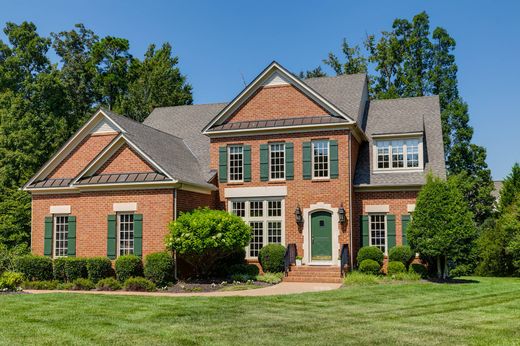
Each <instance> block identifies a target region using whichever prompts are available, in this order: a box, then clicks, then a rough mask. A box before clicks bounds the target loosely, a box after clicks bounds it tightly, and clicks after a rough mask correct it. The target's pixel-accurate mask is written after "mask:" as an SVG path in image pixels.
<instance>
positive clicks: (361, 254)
mask: <svg viewBox="0 0 520 346" xmlns="http://www.w3.org/2000/svg"><path fill="white" fill-rule="evenodd" d="M367 259H371V260H373V261H376V262H377V263H379V265H380V266H381V265H382V264H383V260H384V259H385V254H384V253H383V251H381V250H380V249H379V248H378V247H376V246H363V247H362V248H361V249H359V251H358V254H357V262H358V265H361V262H363V261H364V260H367Z"/></svg>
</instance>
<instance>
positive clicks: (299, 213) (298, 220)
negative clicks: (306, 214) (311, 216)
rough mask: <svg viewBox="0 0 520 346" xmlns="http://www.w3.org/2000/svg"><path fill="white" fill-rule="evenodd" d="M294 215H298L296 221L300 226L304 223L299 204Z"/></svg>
mask: <svg viewBox="0 0 520 346" xmlns="http://www.w3.org/2000/svg"><path fill="white" fill-rule="evenodd" d="M294 216H295V217H296V223H297V224H298V226H301V225H303V215H302V210H301V209H300V205H299V204H298V206H297V207H296V210H295V211H294Z"/></svg>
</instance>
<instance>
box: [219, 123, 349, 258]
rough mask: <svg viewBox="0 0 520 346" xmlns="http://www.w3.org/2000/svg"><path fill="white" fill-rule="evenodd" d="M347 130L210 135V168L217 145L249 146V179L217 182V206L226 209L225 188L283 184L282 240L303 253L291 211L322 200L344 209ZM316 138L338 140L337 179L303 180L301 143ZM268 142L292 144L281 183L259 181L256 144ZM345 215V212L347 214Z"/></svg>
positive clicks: (344, 237) (344, 235)
mask: <svg viewBox="0 0 520 346" xmlns="http://www.w3.org/2000/svg"><path fill="white" fill-rule="evenodd" d="M349 136H350V132H349V131H348V130H335V131H322V132H303V133H292V134H281V135H258V136H254V137H235V138H212V139H211V168H213V169H218V156H219V147H221V146H225V145H227V144H249V145H251V173H252V174H251V182H247V183H239V184H237V183H219V196H220V202H221V205H222V206H223V207H224V208H227V205H226V204H227V203H226V200H225V198H224V189H225V188H226V187H254V186H279V185H285V186H287V196H286V198H285V242H286V243H287V244H288V243H296V244H297V246H298V254H299V255H303V234H302V233H301V232H300V231H299V230H298V227H297V224H296V222H295V218H294V210H295V208H296V207H297V205H298V204H299V205H300V207H301V208H302V210H303V208H308V207H309V206H310V205H311V204H316V203H318V202H323V203H326V204H331V206H332V207H333V208H337V207H339V206H340V204H341V203H343V205H344V206H345V208H348V205H349V193H350V188H349V181H350V173H349V170H348V155H347V154H346V153H348V152H349V150H348V137H349ZM316 139H335V140H337V141H338V152H339V155H338V167H339V178H338V179H330V180H326V181H318V180H315V181H313V180H304V179H303V166H302V144H303V142H308V141H311V140H316ZM270 141H276V142H280V141H285V142H292V143H293V144H294V180H288V181H284V182H265V181H260V144H264V143H268V142H270ZM347 217H348V215H347ZM348 238H349V237H348V231H346V230H345V231H344V232H343V231H340V235H339V242H340V244H343V243H348Z"/></svg>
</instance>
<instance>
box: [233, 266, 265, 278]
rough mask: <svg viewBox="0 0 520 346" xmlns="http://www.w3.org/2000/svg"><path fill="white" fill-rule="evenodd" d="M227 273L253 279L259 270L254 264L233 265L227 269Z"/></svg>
mask: <svg viewBox="0 0 520 346" xmlns="http://www.w3.org/2000/svg"><path fill="white" fill-rule="evenodd" d="M229 273H230V274H231V275H233V274H245V275H249V276H251V277H255V276H257V275H258V274H260V269H258V267H257V266H256V265H254V264H235V265H232V266H231V267H229Z"/></svg>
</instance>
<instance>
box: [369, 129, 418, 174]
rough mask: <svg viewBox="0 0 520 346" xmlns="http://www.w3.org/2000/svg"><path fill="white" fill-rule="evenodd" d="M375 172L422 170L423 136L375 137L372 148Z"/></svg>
mask: <svg viewBox="0 0 520 346" xmlns="http://www.w3.org/2000/svg"><path fill="white" fill-rule="evenodd" d="M372 161H373V171H374V173H382V172H386V173H388V172H393V171H395V172H402V171H406V172H421V171H423V169H424V150H423V139H422V137H412V138H395V139H393V138H384V139H383V138H381V139H375V140H374V144H373V150H372Z"/></svg>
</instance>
